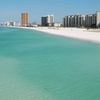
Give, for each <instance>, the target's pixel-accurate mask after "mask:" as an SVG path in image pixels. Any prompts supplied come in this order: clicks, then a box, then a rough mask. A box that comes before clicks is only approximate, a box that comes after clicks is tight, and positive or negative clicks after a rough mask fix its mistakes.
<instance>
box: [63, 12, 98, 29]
mask: <svg viewBox="0 0 100 100" xmlns="http://www.w3.org/2000/svg"><path fill="white" fill-rule="evenodd" d="M63 26H64V27H86V28H100V12H99V11H98V12H96V13H94V14H87V15H85V16H82V15H70V16H65V17H64V18H63Z"/></svg>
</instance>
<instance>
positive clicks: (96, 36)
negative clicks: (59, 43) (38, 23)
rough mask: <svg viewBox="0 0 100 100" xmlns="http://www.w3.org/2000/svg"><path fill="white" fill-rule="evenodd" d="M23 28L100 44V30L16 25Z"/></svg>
mask: <svg viewBox="0 0 100 100" xmlns="http://www.w3.org/2000/svg"><path fill="white" fill-rule="evenodd" d="M16 28H22V29H29V30H35V31H39V32H43V33H47V34H50V35H56V36H63V37H66V38H73V39H78V40H84V41H88V42H93V43H97V44H100V32H93V31H92V32H91V31H88V30H87V29H82V28H63V27H60V28H56V27H16Z"/></svg>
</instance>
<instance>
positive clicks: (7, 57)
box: [0, 28, 100, 100]
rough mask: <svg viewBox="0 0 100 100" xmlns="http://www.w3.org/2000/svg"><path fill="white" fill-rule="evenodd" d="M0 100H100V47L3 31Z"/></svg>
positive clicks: (0, 34)
mask: <svg viewBox="0 0 100 100" xmlns="http://www.w3.org/2000/svg"><path fill="white" fill-rule="evenodd" d="M0 100H100V45H98V44H95V43H89V42H85V41H80V40H75V39H67V38H64V37H59V36H52V35H47V34H45V33H41V32H36V31H33V30H24V29H16V28H0Z"/></svg>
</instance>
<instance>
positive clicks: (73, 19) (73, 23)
mask: <svg viewBox="0 0 100 100" xmlns="http://www.w3.org/2000/svg"><path fill="white" fill-rule="evenodd" d="M84 20H85V17H84V16H82V15H79V14H77V15H70V16H65V17H64V18H63V26H64V27H83V26H84Z"/></svg>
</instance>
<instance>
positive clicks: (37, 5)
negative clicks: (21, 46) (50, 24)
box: [0, 0, 100, 23]
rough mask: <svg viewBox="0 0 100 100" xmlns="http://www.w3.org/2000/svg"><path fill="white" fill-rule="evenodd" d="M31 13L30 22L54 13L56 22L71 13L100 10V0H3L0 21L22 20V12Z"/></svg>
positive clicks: (0, 4)
mask: <svg viewBox="0 0 100 100" xmlns="http://www.w3.org/2000/svg"><path fill="white" fill-rule="evenodd" d="M24 11H27V12H28V13H29V18H30V22H38V23H39V22H40V18H41V16H43V15H48V14H53V15H54V16H55V21H56V22H59V21H60V22H61V21H62V17H64V16H65V15H71V14H76V13H80V14H88V13H95V12H96V11H100V0H21V1H18V0H1V1H0V22H4V21H20V16H21V13H22V12H24Z"/></svg>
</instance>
